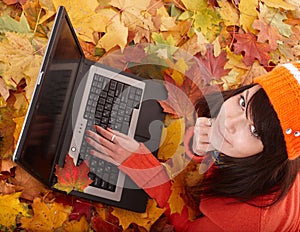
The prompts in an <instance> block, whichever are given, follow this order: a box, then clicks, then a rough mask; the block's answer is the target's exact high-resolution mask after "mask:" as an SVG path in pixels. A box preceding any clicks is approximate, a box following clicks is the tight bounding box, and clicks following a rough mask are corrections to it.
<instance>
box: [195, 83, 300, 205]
mask: <svg viewBox="0 0 300 232" xmlns="http://www.w3.org/2000/svg"><path fill="white" fill-rule="evenodd" d="M252 86H254V85H253V84H252V85H247V86H243V87H241V88H238V89H236V90H230V91H224V92H222V93H221V95H220V93H215V94H211V95H208V96H205V97H203V98H202V99H200V100H199V101H198V102H197V103H196V105H195V108H196V110H197V113H198V116H199V117H216V116H217V114H218V112H219V110H220V108H221V106H222V104H223V102H224V101H226V100H227V99H229V98H230V97H232V96H234V95H237V94H239V93H241V92H243V91H244V90H246V89H248V88H251V87H252ZM220 96H221V97H220ZM212 103H213V104H212ZM212 106H213V107H212ZM247 113H248V114H250V117H251V118H252V119H253V123H254V126H255V128H256V130H257V132H258V135H259V137H260V139H261V140H262V143H263V145H264V149H263V151H262V152H260V153H258V154H256V155H254V156H251V157H246V158H233V157H230V156H227V155H226V154H224V157H223V156H222V163H221V164H218V165H217V164H216V165H215V166H213V167H212V170H210V171H209V172H208V173H207V174H206V176H205V178H204V180H203V182H202V183H201V184H200V185H199V186H194V187H192V188H190V191H191V195H192V196H197V197H199V196H200V194H201V196H202V197H203V196H204V197H230V198H235V199H237V200H238V201H242V202H247V203H249V204H252V205H255V206H258V207H265V206H271V205H273V204H275V203H276V202H278V201H279V200H280V199H282V198H283V197H284V196H285V195H286V194H287V193H288V191H289V189H290V188H291V186H292V184H293V183H294V181H295V178H296V176H297V174H298V171H299V167H300V163H299V161H300V159H299V158H298V159H296V160H288V157H287V152H286V146H285V142H284V137H283V133H282V129H281V126H280V122H279V119H278V117H277V115H276V112H275V111H274V109H273V106H272V105H271V103H270V101H269V99H268V96H267V94H266V93H265V91H264V90H263V88H260V89H259V90H258V91H257V92H256V93H255V94H254V95H253V96H252V98H251V99H250V101H249V103H248V108H247ZM259 196H264V199H266V198H267V197H268V201H264V203H263V205H261V204H259V205H258V204H256V203H254V201H252V200H254V199H255V198H257V197H259Z"/></svg>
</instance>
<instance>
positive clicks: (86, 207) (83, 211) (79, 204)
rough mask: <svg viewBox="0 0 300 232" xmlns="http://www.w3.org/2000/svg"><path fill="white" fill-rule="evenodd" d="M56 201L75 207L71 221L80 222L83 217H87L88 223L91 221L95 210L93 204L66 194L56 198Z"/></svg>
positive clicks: (70, 217)
mask: <svg viewBox="0 0 300 232" xmlns="http://www.w3.org/2000/svg"><path fill="white" fill-rule="evenodd" d="M55 201H56V202H58V203H62V204H64V205H69V206H72V207H73V210H72V212H71V214H70V215H69V220H77V221H79V220H80V218H81V217H82V216H85V217H86V220H87V221H88V222H90V221H91V217H92V208H93V204H92V203H91V202H89V201H86V200H83V199H81V198H78V197H73V196H69V195H65V194H60V195H58V196H57V197H56V198H55Z"/></svg>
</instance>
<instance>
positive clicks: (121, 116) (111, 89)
mask: <svg viewBox="0 0 300 232" xmlns="http://www.w3.org/2000/svg"><path fill="white" fill-rule="evenodd" d="M166 98H167V92H166V89H165V88H164V85H163V84H162V83H161V82H159V81H155V80H149V79H144V78H141V77H138V76H135V75H131V74H128V73H125V72H122V71H119V70H116V69H114V68H112V67H108V66H105V65H102V64H100V63H97V62H93V61H91V60H88V59H87V58H85V56H84V53H83V50H82V48H81V47H80V44H79V41H78V39H77V37H76V34H75V31H74V29H73V27H72V24H71V21H70V19H69V17H68V15H67V12H66V10H65V8H64V7H63V6H61V7H59V8H58V11H57V14H56V17H55V20H54V25H53V28H52V32H51V35H50V38H49V42H48V45H47V49H46V52H45V55H44V59H43V62H42V65H41V68H40V72H39V76H38V78H37V82H36V85H35V89H34V93H33V96H32V100H31V103H30V106H29V109H28V111H27V115H26V118H25V122H24V124H23V128H22V131H21V134H20V137H19V140H18V143H17V147H16V150H15V153H14V157H13V159H14V161H15V162H16V163H18V164H19V165H20V166H22V167H23V168H24V169H25V170H27V171H28V172H29V173H31V174H32V175H33V176H35V177H36V178H37V179H38V180H40V181H41V182H42V183H44V184H45V185H46V186H48V187H50V188H53V185H55V183H57V177H56V175H55V167H56V165H59V166H60V167H63V166H64V162H65V158H66V155H70V156H71V157H72V158H73V161H74V164H75V165H80V164H81V163H82V162H84V161H86V162H87V164H88V166H89V168H90V172H89V174H88V175H89V178H90V179H92V180H93V183H92V184H90V185H89V186H88V187H86V188H85V189H84V191H75V190H73V191H72V192H71V193H70V194H71V195H74V196H78V197H83V198H86V199H89V200H93V201H99V202H102V203H105V204H109V205H113V206H117V207H120V208H125V209H128V210H132V211H135V212H144V211H145V209H146V206H147V200H148V197H147V194H146V193H145V192H144V191H143V190H142V189H140V188H139V187H138V186H136V185H135V183H134V182H133V181H132V180H131V179H130V178H129V177H128V176H126V175H125V174H124V173H122V172H121V171H120V170H118V168H117V167H116V166H114V165H112V164H111V163H109V162H106V161H104V160H101V159H99V158H96V157H93V156H91V155H90V152H89V150H90V149H91V147H90V146H89V145H88V144H87V143H86V141H85V138H86V135H85V132H86V130H88V129H91V130H94V129H93V128H94V125H95V124H96V125H100V126H102V127H104V128H106V127H109V128H112V129H114V130H117V131H120V132H122V133H124V134H127V135H128V136H130V137H133V138H135V139H136V140H137V141H140V142H144V143H145V145H146V146H147V147H148V148H149V149H150V151H152V152H153V153H154V154H155V153H156V152H157V150H158V148H159V144H160V136H161V131H162V127H163V121H164V116H165V115H164V113H163V110H162V108H161V107H160V105H159V103H158V100H163V99H166ZM58 191H59V190H58Z"/></svg>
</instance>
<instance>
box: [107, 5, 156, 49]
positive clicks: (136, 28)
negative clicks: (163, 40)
mask: <svg viewBox="0 0 300 232" xmlns="http://www.w3.org/2000/svg"><path fill="white" fill-rule="evenodd" d="M110 5H111V6H113V7H115V8H117V9H119V11H120V12H119V13H120V17H121V21H122V23H124V25H125V26H126V27H128V30H129V31H131V32H133V33H134V38H133V41H134V42H135V43H139V42H140V41H141V40H142V39H143V38H145V39H146V41H150V38H151V32H153V31H157V29H156V28H155V26H154V24H153V22H152V17H151V14H150V13H149V12H148V7H150V8H151V6H150V0H137V1H132V0H122V1H119V0H111V1H110ZM153 7H157V6H156V5H155V4H154V5H153Z"/></svg>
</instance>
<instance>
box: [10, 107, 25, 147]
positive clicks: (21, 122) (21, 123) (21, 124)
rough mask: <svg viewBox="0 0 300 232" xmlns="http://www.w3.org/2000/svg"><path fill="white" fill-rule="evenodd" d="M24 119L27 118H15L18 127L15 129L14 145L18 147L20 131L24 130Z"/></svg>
mask: <svg viewBox="0 0 300 232" xmlns="http://www.w3.org/2000/svg"><path fill="white" fill-rule="evenodd" d="M25 113H26V112H25V111H24V115H25ZM24 119H25V116H21V117H17V118H13V121H14V122H15V123H16V128H15V131H14V141H15V144H14V147H16V145H17V141H18V139H19V136H20V133H21V130H22V126H23V122H24Z"/></svg>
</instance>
